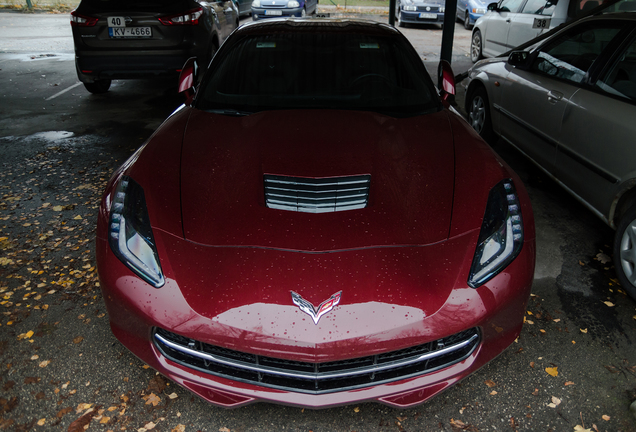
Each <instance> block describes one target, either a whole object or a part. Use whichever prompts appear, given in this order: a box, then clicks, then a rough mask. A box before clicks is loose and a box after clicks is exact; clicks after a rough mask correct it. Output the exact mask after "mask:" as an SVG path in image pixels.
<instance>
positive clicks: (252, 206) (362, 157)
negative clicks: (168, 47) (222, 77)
mask: <svg viewBox="0 0 636 432" xmlns="http://www.w3.org/2000/svg"><path fill="white" fill-rule="evenodd" d="M453 147H454V144H453V136H452V129H451V127H450V124H449V119H448V113H447V112H445V111H441V112H438V113H433V114H428V115H423V116H417V117H413V118H407V119H396V118H392V117H387V116H384V115H380V114H377V113H370V112H352V111H337V110H295V111H283V110H281V111H268V112H262V113H257V114H252V115H249V116H244V117H232V116H225V115H219V114H213V113H207V112H203V111H199V110H192V114H191V116H190V118H189V121H188V124H187V128H186V130H185V133H184V139H183V151H182V156H181V158H182V160H181V179H180V183H181V206H182V208H181V213H182V223H183V232H184V237H185V238H186V239H187V240H190V241H192V242H195V243H199V244H202V245H214V246H255V247H267V248H276V249H284V250H298V251H312V252H321V251H334V250H344V249H353V248H364V247H374V246H393V245H425V244H432V243H436V242H439V241H442V240H445V239H447V238H448V235H449V227H450V221H451V210H452V203H453V186H454V174H455V173H454V148H453ZM265 175H277V176H289V177H302V178H314V179H315V178H331V177H347V176H357V175H370V186H369V195H368V204H367V206H366V207H365V208H363V209H359V210H347V211H338V212H331V213H320V214H314V213H303V212H297V211H286V210H276V209H272V208H268V207H267V206H266V203H265V192H264V181H263V177H264V176H265Z"/></svg>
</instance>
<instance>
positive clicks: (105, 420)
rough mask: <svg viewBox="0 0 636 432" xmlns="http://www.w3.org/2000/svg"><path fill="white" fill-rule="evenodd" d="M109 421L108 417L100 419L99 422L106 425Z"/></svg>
mask: <svg viewBox="0 0 636 432" xmlns="http://www.w3.org/2000/svg"><path fill="white" fill-rule="evenodd" d="M109 421H110V417H106V416H104V417H102V419H101V420H100V421H99V422H100V423H101V424H106V423H108V422H109Z"/></svg>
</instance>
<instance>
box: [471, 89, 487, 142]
mask: <svg viewBox="0 0 636 432" xmlns="http://www.w3.org/2000/svg"><path fill="white" fill-rule="evenodd" d="M468 121H469V123H470V125H471V126H472V127H473V129H475V130H476V131H477V133H479V134H481V131H482V130H483V129H484V125H485V124H486V101H484V99H483V98H482V97H481V96H480V95H475V97H474V98H473V100H472V102H471V104H470V112H469V113H468Z"/></svg>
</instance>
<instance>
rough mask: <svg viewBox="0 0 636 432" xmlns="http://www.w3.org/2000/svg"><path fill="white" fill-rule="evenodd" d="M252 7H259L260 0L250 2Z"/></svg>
mask: <svg viewBox="0 0 636 432" xmlns="http://www.w3.org/2000/svg"><path fill="white" fill-rule="evenodd" d="M252 7H256V8H259V7H261V0H254V1H253V2H252Z"/></svg>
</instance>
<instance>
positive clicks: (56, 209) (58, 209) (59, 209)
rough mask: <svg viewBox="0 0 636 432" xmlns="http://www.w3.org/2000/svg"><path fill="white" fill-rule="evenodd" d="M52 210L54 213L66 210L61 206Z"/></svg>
mask: <svg viewBox="0 0 636 432" xmlns="http://www.w3.org/2000/svg"><path fill="white" fill-rule="evenodd" d="M52 208H53V211H56V212H60V211H62V210H64V207H63V206H61V205H57V206H53V207H52Z"/></svg>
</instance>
